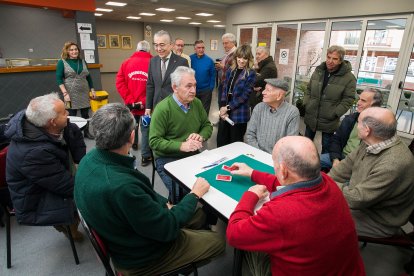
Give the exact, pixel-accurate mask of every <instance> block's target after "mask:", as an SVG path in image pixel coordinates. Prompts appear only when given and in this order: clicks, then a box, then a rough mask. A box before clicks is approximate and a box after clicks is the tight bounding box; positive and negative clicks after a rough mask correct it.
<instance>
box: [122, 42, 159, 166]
mask: <svg viewBox="0 0 414 276" xmlns="http://www.w3.org/2000/svg"><path fill="white" fill-rule="evenodd" d="M149 51H150V44H149V43H148V42H147V41H145V40H143V41H140V42H138V44H137V51H136V52H135V53H133V54H132V56H131V57H130V58H129V59H127V60H125V61H124V62H123V63H122V65H121V68H119V71H118V74H117V75H116V89H117V90H118V93H119V95H120V96H121V97H122V99H123V100H124V103H125V105H126V106H127V107H128V108H129V109H130V110H131V112H132V114H133V115H134V118H135V121H136V122H137V126H136V128H135V140H134V143H133V144H132V148H133V149H134V150H138V124H139V125H140V126H141V156H142V158H141V165H142V166H147V165H148V164H149V163H151V152H150V147H149V142H148V133H149V126H148V125H143V124H142V121H141V120H140V118H141V116H142V115H144V112H145V102H146V96H147V80H148V67H149V62H150V59H151V57H152V56H151V54H150V53H149Z"/></svg>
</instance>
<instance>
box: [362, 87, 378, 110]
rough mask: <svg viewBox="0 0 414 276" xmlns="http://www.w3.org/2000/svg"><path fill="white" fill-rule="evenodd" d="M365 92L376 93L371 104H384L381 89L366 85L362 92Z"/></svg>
mask: <svg viewBox="0 0 414 276" xmlns="http://www.w3.org/2000/svg"><path fill="white" fill-rule="evenodd" d="M364 92H370V93H374V97H373V98H372V103H371V106H378V107H381V106H382V99H383V98H382V93H381V91H380V90H379V89H377V88H373V87H366V88H365V89H364V90H363V91H362V93H364Z"/></svg>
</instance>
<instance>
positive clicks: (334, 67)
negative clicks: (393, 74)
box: [304, 45, 356, 153]
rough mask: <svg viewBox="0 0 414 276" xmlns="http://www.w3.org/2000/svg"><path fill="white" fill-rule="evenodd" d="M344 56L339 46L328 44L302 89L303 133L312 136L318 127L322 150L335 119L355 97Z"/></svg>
mask: <svg viewBox="0 0 414 276" xmlns="http://www.w3.org/2000/svg"><path fill="white" fill-rule="evenodd" d="M344 56H345V49H344V48H343V47H341V46H335V45H334V46H331V47H329V49H328V51H327V54H326V61H325V62H322V63H321V64H320V65H319V66H318V67H316V69H315V72H314V73H313V74H312V77H311V79H310V81H309V84H308V88H307V90H306V92H305V97H304V105H305V125H306V131H305V136H306V137H308V138H310V139H311V140H313V138H314V137H315V134H316V131H321V132H322V153H327V152H328V147H329V143H330V140H331V137H332V135H333V133H334V132H335V130H336V129H337V128H338V125H339V119H340V118H341V116H342V115H344V114H345V112H347V111H348V109H349V108H350V107H351V106H352V103H353V102H354V99H355V90H356V78H355V76H354V74H353V73H352V72H351V70H352V66H351V63H350V62H349V61H347V60H344Z"/></svg>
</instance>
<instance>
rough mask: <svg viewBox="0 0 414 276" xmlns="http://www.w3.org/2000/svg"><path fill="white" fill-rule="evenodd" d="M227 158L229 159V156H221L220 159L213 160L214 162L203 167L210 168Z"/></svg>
mask: <svg viewBox="0 0 414 276" xmlns="http://www.w3.org/2000/svg"><path fill="white" fill-rule="evenodd" d="M225 160H227V157H223V158H220V159H219V160H217V161H215V162H213V163H211V164H209V165H207V166H204V167H202V169H207V168H210V167H214V166H216V165H218V164H220V163H221V162H223V161H225Z"/></svg>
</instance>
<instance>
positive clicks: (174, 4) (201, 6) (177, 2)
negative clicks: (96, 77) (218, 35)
mask: <svg viewBox="0 0 414 276" xmlns="http://www.w3.org/2000/svg"><path fill="white" fill-rule="evenodd" d="M113 1H117V2H123V3H127V5H126V6H124V7H114V6H108V5H105V3H106V2H108V0H96V7H97V8H107V9H113V11H112V12H100V11H99V12H98V13H102V14H103V15H102V16H99V17H97V19H105V20H117V21H138V22H148V23H160V24H174V25H187V26H188V25H189V24H188V23H189V22H199V23H202V24H201V25H198V26H202V27H214V25H226V9H227V8H228V7H230V6H231V5H235V4H239V3H244V2H251V1H252V0H206V1H205V0H187V1H184V0H113ZM157 8H172V9H175V11H173V12H162V11H156V10H155V9H157ZM141 12H147V13H155V14H156V15H154V16H142V15H139V13H141ZM201 12H204V13H211V14H213V16H208V17H205V16H198V15H195V14H196V13H201ZM127 16H138V17H141V18H140V19H138V20H134V19H127V18H126V17H127ZM178 16H183V17H191V19H189V20H182V19H181V20H180V19H176V17H178ZM161 19H172V20H174V21H173V22H170V23H168V22H162V21H160V20H161ZM208 20H217V21H220V22H215V23H211V22H207V21H208ZM192 26H196V25H192Z"/></svg>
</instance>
